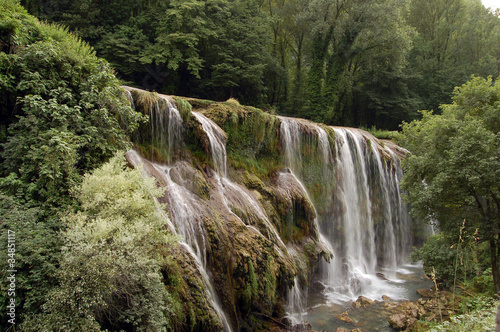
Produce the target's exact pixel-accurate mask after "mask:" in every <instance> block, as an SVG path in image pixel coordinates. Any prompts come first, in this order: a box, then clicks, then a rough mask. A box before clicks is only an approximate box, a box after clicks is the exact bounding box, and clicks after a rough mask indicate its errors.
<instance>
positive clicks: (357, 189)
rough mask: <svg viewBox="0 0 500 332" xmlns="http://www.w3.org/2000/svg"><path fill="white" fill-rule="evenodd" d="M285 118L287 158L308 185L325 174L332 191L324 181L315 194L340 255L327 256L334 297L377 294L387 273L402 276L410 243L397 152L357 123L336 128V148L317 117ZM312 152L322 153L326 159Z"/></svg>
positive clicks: (322, 224)
mask: <svg viewBox="0 0 500 332" xmlns="http://www.w3.org/2000/svg"><path fill="white" fill-rule="evenodd" d="M280 120H281V127H280V133H281V139H282V146H283V150H284V154H285V156H284V159H285V164H286V166H287V167H289V168H290V169H291V171H292V173H293V174H294V175H295V176H296V177H297V178H298V180H299V181H300V182H301V183H303V184H305V187H308V186H309V188H311V187H312V186H313V185H312V184H311V182H314V181H317V182H319V181H321V182H322V183H321V186H322V187H327V188H330V190H331V191H332V192H331V193H329V192H328V190H325V189H323V192H320V193H319V194H318V193H317V194H316V195H315V196H313V197H311V198H312V202H313V204H314V205H315V207H316V211H317V214H318V217H317V219H318V227H319V231H320V232H319V234H320V236H322V237H324V238H325V239H326V241H327V242H328V243H330V244H333V245H332V249H333V253H334V258H333V259H332V260H331V261H330V262H329V263H328V262H325V261H322V262H321V263H320V264H321V271H322V273H321V275H320V279H321V282H322V283H323V285H324V286H325V290H324V295H325V296H326V298H327V300H328V301H330V302H342V301H348V300H354V299H356V297H357V296H359V295H365V296H368V297H371V298H377V297H380V296H381V295H382V293H378V292H382V290H381V289H384V291H388V289H389V291H390V288H391V287H390V285H388V284H387V279H388V278H389V279H391V280H393V281H395V282H397V280H395V279H396V268H397V266H398V265H400V264H402V263H404V261H405V259H406V258H407V255H408V252H409V248H411V239H410V237H409V236H408V234H409V232H410V225H409V217H408V213H407V211H406V208H405V207H404V205H403V203H402V202H401V198H400V191H399V185H398V183H399V178H400V177H401V169H400V166H399V160H398V158H397V157H396V156H395V154H394V153H393V152H392V151H391V150H390V149H389V148H384V147H382V146H381V145H379V143H378V141H377V140H376V139H375V138H373V137H371V136H370V135H369V134H368V133H366V132H363V131H360V130H357V129H350V128H334V127H331V128H329V130H332V131H333V132H334V135H335V144H334V145H335V146H334V148H333V149H332V148H331V145H330V143H329V140H328V134H327V133H326V131H325V130H324V129H323V128H321V127H319V126H318V125H316V124H314V123H311V122H308V121H306V120H302V119H293V118H285V117H280ZM311 160H321V163H322V166H321V165H320V166H318V165H314V164H312V162H311ZM317 163H319V161H317ZM315 177H316V178H315ZM313 189H314V188H313ZM318 206H321V208H318ZM382 275H383V278H380V276H382ZM382 279H385V280H382ZM296 287H297V286H295V287H294V288H296ZM296 293H297V291H296V290H295V289H292V290H291V294H290V295H289V302H290V301H295V302H296V299H295V297H294V294H296ZM393 296H394V297H397V294H393ZM302 302H305V300H303V301H302ZM295 306H296V305H295ZM288 307H289V308H290V307H293V306H292V305H291V304H290V303H289V306H288ZM292 314H296V313H292Z"/></svg>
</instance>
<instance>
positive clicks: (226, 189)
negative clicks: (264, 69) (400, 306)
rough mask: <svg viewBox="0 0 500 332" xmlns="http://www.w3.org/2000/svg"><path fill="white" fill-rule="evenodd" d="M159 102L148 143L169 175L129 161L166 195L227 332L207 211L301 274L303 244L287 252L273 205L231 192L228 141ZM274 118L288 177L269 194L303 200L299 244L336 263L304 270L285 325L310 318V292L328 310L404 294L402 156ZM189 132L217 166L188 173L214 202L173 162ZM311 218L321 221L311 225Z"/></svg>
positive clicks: (406, 238) (349, 134) (335, 131)
mask: <svg viewBox="0 0 500 332" xmlns="http://www.w3.org/2000/svg"><path fill="white" fill-rule="evenodd" d="M130 91H133V89H129V90H128V92H129V98H130V97H133V96H134V95H133V94H132V95H130ZM157 96H158V98H157V99H152V100H154V102H152V103H151V104H150V105H149V108H148V114H149V116H150V126H151V127H150V133H151V143H153V144H152V145H153V146H154V148H155V149H158V150H160V152H162V154H163V155H164V156H167V158H163V159H162V160H163V161H166V165H165V164H163V165H162V164H159V163H154V162H148V161H145V160H143V159H142V158H141V157H140V155H138V154H137V153H136V152H134V151H132V152H129V154H130V156H129V160H133V162H132V163H133V164H134V165H140V164H143V167H144V168H147V172H148V173H149V174H150V175H153V176H154V177H155V178H156V179H157V180H158V181H159V183H161V185H162V186H165V187H166V188H167V189H168V190H167V191H166V194H165V197H164V199H165V200H166V201H167V203H168V213H169V215H170V218H169V221H168V222H167V225H168V226H169V228H170V229H172V230H173V231H174V232H175V233H176V234H178V235H179V236H180V237H182V245H183V246H185V247H186V249H188V250H187V251H188V252H189V253H190V255H192V256H193V258H194V259H195V261H196V262H197V263H196V264H197V268H198V270H199V271H200V274H201V275H202V277H203V279H204V283H205V291H206V294H207V297H208V298H209V301H210V303H211V306H212V307H213V308H214V310H215V312H216V313H217V315H218V316H219V319H220V322H221V324H222V325H223V326H224V330H225V331H231V326H230V324H229V320H228V319H227V317H226V315H225V313H224V311H223V310H222V306H221V304H220V301H219V300H218V297H217V293H216V292H215V287H214V285H213V280H212V277H211V273H210V271H209V270H208V265H211V264H209V263H208V262H212V261H211V256H210V251H209V252H207V248H210V245H211V242H210V241H211V238H209V237H208V236H209V235H208V233H209V232H210V231H212V232H213V230H212V229H209V228H207V229H205V227H207V226H205V221H204V220H203V218H206V216H209V218H211V217H213V216H212V215H211V214H210V213H207V210H209V208H208V206H209V205H208V204H215V205H214V206H217V208H218V209H219V210H218V212H220V214H221V215H223V216H224V218H222V219H223V220H225V224H224V227H227V229H228V231H229V232H232V231H234V229H230V227H238V230H239V231H241V229H243V231H244V232H246V231H248V232H250V234H252V236H257V237H260V236H261V237H263V238H266V239H267V240H269V241H270V242H271V243H272V245H273V250H274V252H275V254H276V253H277V255H278V256H279V257H280V259H281V260H282V261H287V262H290V264H292V265H293V263H292V258H294V259H296V261H295V263H296V265H297V266H299V264H298V262H299V260H300V259H301V256H300V255H302V254H303V253H302V251H303V250H304V248H303V247H301V245H303V243H302V244H301V243H300V240H298V239H293V240H289V239H287V241H289V242H287V243H286V244H285V243H284V242H283V240H282V238H281V236H280V233H279V232H278V231H277V227H289V226H290V225H288V224H286V225H283V224H282V225H279V222H276V219H275V216H273V215H269V216H271V217H273V218H269V216H268V214H267V212H266V211H270V210H269V209H268V206H267V205H265V204H268V202H264V201H263V195H261V193H259V192H258V191H257V190H253V191H252V190H251V189H248V188H247V187H245V186H243V185H240V184H238V183H236V182H233V179H232V178H231V177H234V179H237V174H238V171H235V172H231V173H229V166H228V158H227V152H226V144H227V141H228V137H227V136H226V133H225V132H224V131H223V130H222V129H221V128H220V127H219V126H217V124H216V123H215V122H213V121H212V120H210V119H209V118H207V117H206V116H205V115H203V114H201V113H198V112H192V115H193V117H192V118H191V121H190V123H189V124H185V123H184V122H183V120H182V118H181V117H180V114H179V111H178V110H177V108H176V106H175V103H173V102H172V101H171V99H170V97H168V96H164V95H157ZM278 118H279V120H280V131H279V134H280V148H281V151H283V161H284V164H285V166H286V167H287V168H288V169H287V170H278V171H277V172H275V173H273V174H272V181H269V183H270V184H269V183H268V184H266V185H269V186H270V187H269V188H267V189H266V190H270V189H271V187H272V190H275V191H274V194H276V193H278V194H279V195H282V197H285V199H288V200H291V201H292V205H293V204H295V203H294V201H293V200H294V199H296V198H295V196H293V195H299V196H300V197H301V198H300V199H303V200H304V202H305V203H301V204H305V205H306V206H307V211H309V212H308V218H310V219H308V223H309V224H308V228H307V233H306V232H304V234H305V235H303V237H308V241H311V242H309V243H311V244H313V245H314V246H315V250H318V251H317V252H321V255H324V257H326V258H327V256H328V252H330V253H333V258H332V259H330V261H328V262H327V261H326V260H323V259H321V260H320V262H319V266H318V272H319V273H317V274H316V275H315V276H314V278H316V279H315V280H311V276H305V275H304V274H306V273H308V271H306V269H307V267H306V268H304V267H303V266H302V267H301V268H300V269H298V271H299V273H298V275H297V276H296V277H295V279H294V283H293V287H291V288H290V289H289V291H288V294H287V301H288V304H287V306H286V310H287V314H288V317H289V318H290V320H291V321H292V322H293V323H300V322H304V321H305V319H306V318H307V309H308V293H309V291H308V290H310V289H314V287H312V288H309V284H310V283H311V282H319V283H320V284H322V285H323V287H322V289H323V291H322V294H323V296H324V298H325V299H326V302H327V303H328V302H336V303H340V302H345V301H350V300H355V299H356V298H357V297H358V296H359V295H365V296H367V297H370V298H373V299H375V298H379V297H381V296H382V294H384V295H389V296H391V297H392V298H394V299H397V298H398V294H392V293H391V283H396V282H399V280H398V275H397V273H396V272H397V271H398V267H399V266H401V265H402V264H403V263H404V262H405V259H406V258H407V256H408V254H409V250H410V249H411V237H410V235H409V234H410V228H411V227H410V219H409V216H408V213H407V211H406V207H405V206H404V204H403V202H402V201H401V193H400V189H399V179H400V178H401V176H402V171H401V167H400V165H399V157H397V154H398V153H400V151H399V152H398V151H397V150H396V149H395V148H394V146H391V144H389V143H388V144H386V145H385V144H384V143H380V142H379V141H378V140H377V139H375V138H374V137H372V136H371V135H369V134H368V133H367V132H364V131H361V130H358V129H353V128H338V127H327V126H323V125H322V126H320V125H318V124H315V123H312V122H309V121H307V120H303V119H294V118H288V117H281V116H279V117H278ZM197 123H198V124H199V125H198V124H197ZM193 124H194V126H193ZM184 127H187V128H192V127H196V128H197V129H195V130H202V134H203V136H204V138H203V139H202V140H203V141H204V142H205V143H206V144H205V146H206V149H207V153H208V154H209V158H211V160H212V161H213V172H208V174H207V173H203V172H205V171H201V170H196V169H195V168H192V167H191V166H189V167H191V168H192V170H193V172H198V173H199V174H200V177H202V178H203V181H206V182H205V185H206V186H207V187H209V189H208V190H209V192H210V193H209V198H207V197H204V198H201V197H200V196H198V194H196V193H195V192H194V191H193V190H192V188H187V187H189V184H187V182H189V181H193V179H192V178H189V179H188V178H187V177H186V178H183V177H182V175H180V173H182V170H184V171H186V168H183V167H187V166H185V165H187V164H188V163H186V162H185V161H179V160H175V158H174V156H178V153H177V151H178V149H180V148H182V147H183V131H184V130H185V129H184ZM152 155H153V156H154V153H153V151H152ZM277 164H278V161H277ZM183 165H184V166H183ZM186 172H187V171H186ZM202 173H203V174H202ZM186 174H188V173H186ZM186 174H184V175H185V176H187V175H186ZM189 174H191V173H189ZM189 174H188V175H189ZM191 184H192V182H191ZM186 186H187V187H186ZM290 193H294V194H290ZM296 193H299V194H296ZM307 201H309V202H310V203H311V204H312V206H311V204H309V202H307ZM263 206H266V209H267V210H266V209H264V208H263ZM292 210H293V209H292ZM312 210H314V211H312ZM287 213H288V211H287ZM291 213H292V214H293V213H295V211H291ZM313 213H314V214H315V215H316V218H315V219H314V222H313V223H312V225H311V224H310V223H311V222H312V216H313ZM204 216H205V217H204ZM287 218H288V216H287ZM271 220H273V222H275V223H276V225H275V224H273V222H271ZM242 226H244V227H245V228H243V227H242ZM292 226H293V225H292ZM292 226H290V227H292ZM281 229H283V228H281ZM286 229H288V228H286ZM293 241H296V242H297V243H295V242H293ZM287 246H288V247H287ZM207 256H208V257H207ZM318 257H319V254H318ZM212 272H215V271H212ZM309 272H312V271H309ZM308 283H309V284H308Z"/></svg>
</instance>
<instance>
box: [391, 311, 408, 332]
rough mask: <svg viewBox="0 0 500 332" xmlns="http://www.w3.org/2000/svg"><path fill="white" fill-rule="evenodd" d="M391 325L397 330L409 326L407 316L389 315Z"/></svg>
mask: <svg viewBox="0 0 500 332" xmlns="http://www.w3.org/2000/svg"><path fill="white" fill-rule="evenodd" d="M389 325H390V326H391V327H392V328H393V329H395V330H396V331H403V330H404V329H406V327H407V317H406V315H403V314H397V315H392V316H390V317H389Z"/></svg>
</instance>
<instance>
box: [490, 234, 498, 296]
mask: <svg viewBox="0 0 500 332" xmlns="http://www.w3.org/2000/svg"><path fill="white" fill-rule="evenodd" d="M497 236H500V234H498V235H497ZM499 244H500V241H498V239H495V238H492V239H490V252H491V271H492V273H493V283H494V284H495V294H498V293H499V292H500V271H499V270H498V256H499V255H498V253H499V252H500V247H499Z"/></svg>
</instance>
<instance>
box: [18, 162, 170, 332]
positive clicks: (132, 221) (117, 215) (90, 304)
mask: <svg viewBox="0 0 500 332" xmlns="http://www.w3.org/2000/svg"><path fill="white" fill-rule="evenodd" d="M124 166H125V160H124V157H123V155H117V156H115V157H114V158H112V159H111V161H110V162H109V163H107V164H104V165H103V166H102V167H101V168H99V169H97V170H95V171H94V172H93V174H92V175H86V176H85V179H84V181H83V183H82V184H81V186H79V187H78V188H77V189H76V190H75V192H74V195H75V197H76V198H77V200H78V201H79V202H80V203H81V206H82V211H80V212H77V213H70V214H68V215H66V216H65V217H64V218H63V221H64V223H65V224H66V226H67V229H66V230H65V231H64V232H63V241H64V247H63V252H62V258H61V262H60V271H59V273H58V274H57V277H58V281H59V286H58V287H57V288H55V289H53V290H52V291H51V292H50V293H49V294H48V295H47V303H46V304H45V305H44V307H43V313H42V314H39V315H37V316H35V317H32V318H30V319H29V320H28V321H27V322H26V323H25V328H26V330H28V331H40V330H47V331H81V330H82V329H85V330H88V331H99V330H100V326H102V327H107V328H110V329H112V330H120V329H130V328H132V327H133V329H134V330H137V331H163V330H165V328H167V327H168V326H170V324H171V319H172V318H173V316H174V315H175V314H176V310H179V308H180V305H179V304H178V303H176V302H174V300H173V298H172V296H171V295H170V293H169V292H168V291H167V290H166V288H165V286H164V284H163V282H162V280H163V277H162V275H161V273H160V267H161V266H160V262H161V255H162V248H164V247H165V246H168V245H170V244H171V243H172V240H173V238H172V237H171V236H169V235H168V234H167V233H166V230H165V227H164V226H165V220H164V217H163V216H162V215H161V213H160V212H159V209H158V207H157V206H156V204H155V202H154V201H153V199H152V197H151V195H153V196H155V197H159V196H160V195H162V191H161V190H160V189H158V188H156V185H155V183H154V180H153V179H152V178H147V179H143V178H142V176H141V172H140V170H130V169H124ZM163 252H164V251H163Z"/></svg>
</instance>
